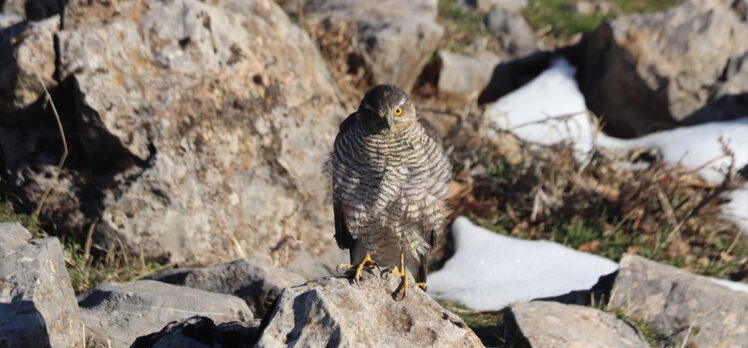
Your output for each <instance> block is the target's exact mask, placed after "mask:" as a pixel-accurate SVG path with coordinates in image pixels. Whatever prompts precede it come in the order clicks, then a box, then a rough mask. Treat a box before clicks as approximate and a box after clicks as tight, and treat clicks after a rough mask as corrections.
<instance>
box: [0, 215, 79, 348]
mask: <svg viewBox="0 0 748 348" xmlns="http://www.w3.org/2000/svg"><path fill="white" fill-rule="evenodd" d="M82 333H83V325H82V323H81V321H80V317H79V313H78V306H77V305H76V302H75V293H74V291H73V287H72V285H71V284H70V277H69V276H68V272H67V269H65V260H64V256H63V253H62V248H61V247H60V242H59V241H58V240H57V238H52V237H50V238H41V239H31V234H30V233H29V232H28V231H27V230H26V229H24V228H23V227H21V225H19V224H14V223H0V347H79V346H81V345H82V343H83V341H82V340H83V336H82Z"/></svg>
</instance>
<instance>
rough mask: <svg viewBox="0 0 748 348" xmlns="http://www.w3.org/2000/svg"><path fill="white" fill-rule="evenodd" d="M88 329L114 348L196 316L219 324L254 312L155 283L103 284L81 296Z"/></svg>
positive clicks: (237, 302)
mask: <svg viewBox="0 0 748 348" xmlns="http://www.w3.org/2000/svg"><path fill="white" fill-rule="evenodd" d="M78 305H79V306H80V309H81V316H82V318H83V322H84V323H85V324H86V330H93V331H94V332H97V333H99V334H102V335H103V336H104V337H107V338H108V339H109V341H110V342H111V346H112V347H129V346H130V344H132V343H133V341H135V339H136V338H138V337H139V336H143V335H146V334H149V333H151V332H153V331H154V330H157V329H158V328H160V327H164V326H165V325H166V324H168V323H169V322H172V321H179V320H183V319H187V318H190V317H192V316H195V315H201V316H206V317H209V318H211V319H212V320H214V321H215V322H218V323H222V322H228V321H241V322H244V321H249V320H252V317H253V316H252V312H251V311H250V310H249V308H248V307H247V304H246V303H244V301H242V300H241V299H240V298H237V297H234V296H229V295H223V294H216V293H212V292H207V291H202V290H197V289H192V288H188V287H183V286H175V285H170V284H165V283H161V282H157V281H153V280H139V281H134V282H129V283H103V284H100V285H99V286H97V287H96V288H95V289H93V290H91V291H89V292H87V293H85V294H82V295H80V296H79V299H78Z"/></svg>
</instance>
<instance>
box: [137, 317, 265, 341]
mask: <svg viewBox="0 0 748 348" xmlns="http://www.w3.org/2000/svg"><path fill="white" fill-rule="evenodd" d="M259 324H260V323H259V322H258V321H255V322H253V325H252V326H245V325H243V324H241V323H237V322H230V323H222V324H219V325H216V324H215V323H214V322H213V320H211V319H210V318H206V317H201V316H194V317H192V318H189V319H185V320H182V321H178V322H171V323H169V324H168V325H166V327H164V328H163V330H161V331H159V332H155V333H152V334H150V335H146V336H142V337H138V339H137V340H135V342H134V343H133V344H132V346H130V348H158V347H164V348H166V347H247V348H249V347H252V346H253V345H254V342H255V341H256V340H257V333H258V327H259Z"/></svg>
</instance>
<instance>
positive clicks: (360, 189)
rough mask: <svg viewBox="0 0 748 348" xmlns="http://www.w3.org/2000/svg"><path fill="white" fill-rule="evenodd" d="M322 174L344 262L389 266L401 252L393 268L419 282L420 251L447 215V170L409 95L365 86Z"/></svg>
mask: <svg viewBox="0 0 748 348" xmlns="http://www.w3.org/2000/svg"><path fill="white" fill-rule="evenodd" d="M327 171H328V172H329V173H330V175H331V176H332V186H333V210H334V213H335V239H336V241H337V243H338V246H339V247H340V248H343V249H349V250H350V255H351V263H353V264H356V263H361V262H362V261H363V260H364V258H365V256H366V255H367V254H371V257H372V258H373V260H374V261H375V262H377V263H378V264H380V265H383V266H390V265H391V266H395V265H398V264H399V262H400V260H401V255H402V258H403V259H404V264H402V263H400V266H401V268H400V269H399V270H400V271H403V269H402V267H403V266H405V267H406V268H407V269H409V270H410V271H411V273H412V274H414V275H415V277H416V281H417V282H423V283H425V282H426V266H427V264H428V253H429V251H430V249H431V248H432V246H433V245H434V244H435V243H436V240H437V237H438V233H439V232H440V231H441V229H442V225H443V223H444V219H445V217H446V215H447V211H446V207H445V204H444V198H445V197H446V195H447V193H448V184H447V182H448V180H449V179H450V177H451V173H452V166H451V164H450V163H449V160H448V158H447V156H446V154H445V153H444V149H443V147H442V144H441V140H440V139H439V136H438V134H437V133H436V131H435V129H434V127H433V126H432V125H431V124H430V123H429V122H428V121H427V120H426V119H425V118H423V117H422V116H419V115H418V114H417V113H416V110H415V107H414V106H413V103H412V102H411V100H410V98H409V97H408V96H407V95H406V94H405V93H404V92H403V91H402V90H400V89H399V88H397V87H395V86H390V85H380V86H376V87H374V88H372V89H370V90H369V91H368V92H367V93H366V95H365V96H364V99H363V100H362V101H361V104H360V106H359V108H358V110H357V111H356V112H354V113H353V114H351V115H350V116H349V117H348V118H347V119H346V120H345V121H343V123H342V124H341V125H340V131H339V133H338V135H337V137H336V139H335V145H334V148H333V151H332V153H331V155H330V160H329V161H328V163H327ZM359 269H360V267H359ZM404 280H405V281H407V278H404ZM405 286H406V287H407V282H406V283H405Z"/></svg>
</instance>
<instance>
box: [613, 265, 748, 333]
mask: <svg viewBox="0 0 748 348" xmlns="http://www.w3.org/2000/svg"><path fill="white" fill-rule="evenodd" d="M609 305H611V306H614V307H619V308H620V309H621V310H623V311H624V313H626V314H627V315H630V316H632V317H635V318H640V319H644V320H647V321H649V322H652V323H653V324H654V326H655V328H656V329H657V330H658V331H659V332H660V333H662V334H664V335H665V336H666V337H668V339H669V341H672V342H676V343H677V344H681V343H682V342H687V344H690V345H691V346H694V347H741V346H744V345H745V344H746V342H748V293H746V292H741V291H734V290H731V289H729V288H727V287H725V286H722V285H718V284H717V283H715V282H713V281H712V280H711V279H709V278H707V277H703V276H698V275H694V274H691V273H689V272H686V271H683V270H679V269H677V268H674V267H670V266H666V265H663V264H659V263H657V262H654V261H650V260H647V259H645V258H642V257H639V256H634V255H625V256H624V257H623V259H621V262H620V270H619V273H618V276H617V277H616V280H615V285H614V287H613V291H612V293H611V299H610V303H609Z"/></svg>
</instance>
